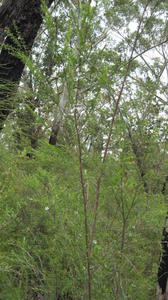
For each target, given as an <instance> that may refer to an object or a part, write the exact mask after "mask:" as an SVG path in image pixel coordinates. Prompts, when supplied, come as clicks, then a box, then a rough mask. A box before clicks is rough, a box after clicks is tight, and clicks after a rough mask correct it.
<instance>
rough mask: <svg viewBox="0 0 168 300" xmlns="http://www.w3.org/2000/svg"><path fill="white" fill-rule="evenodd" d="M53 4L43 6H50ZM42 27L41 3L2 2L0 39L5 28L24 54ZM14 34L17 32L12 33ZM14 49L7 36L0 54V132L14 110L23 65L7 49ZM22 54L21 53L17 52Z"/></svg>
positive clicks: (24, 0) (31, 0)
mask: <svg viewBox="0 0 168 300" xmlns="http://www.w3.org/2000/svg"><path fill="white" fill-rule="evenodd" d="M52 2H53V0H48V1H47V2H46V3H47V5H48V6H50V5H51V3H52ZM41 23H42V15H41V0H6V1H4V3H3V5H2V6H1V7H0V39H1V42H2V40H3V38H4V36H5V34H4V28H5V27H6V26H7V27H8V28H9V30H10V32H11V33H12V34H13V36H14V37H16V39H17V36H18V33H17V32H19V34H20V35H21V37H22V39H23V41H24V44H25V48H26V52H27V54H28V53H29V51H30V50H31V48H32V46H33V43H34V40H35V37H36V35H37V32H38V30H39V28H40V25H41ZM16 31H17V32H16ZM9 47H15V45H14V41H13V39H11V37H9V36H7V37H6V39H5V40H4V42H3V45H2V50H1V53H0V130H1V129H2V128H3V123H4V121H5V120H6V118H7V116H8V115H9V113H10V112H11V111H12V110H13V109H14V101H13V99H12V98H13V97H12V94H13V93H14V92H15V91H16V89H15V87H17V85H18V83H19V81H20V79H21V75H22V72H23V69H24V66H25V64H24V62H23V61H21V59H20V58H18V57H16V56H15V55H13V54H12V53H11V52H10V51H9V50H8V49H9ZM21 50H23V49H21Z"/></svg>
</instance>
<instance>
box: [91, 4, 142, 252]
mask: <svg viewBox="0 0 168 300" xmlns="http://www.w3.org/2000/svg"><path fill="white" fill-rule="evenodd" d="M147 6H148V3H147V4H146V6H145V8H144V11H143V14H142V17H141V19H140V22H139V25H138V28H137V33H136V37H135V40H134V43H133V47H132V51H131V54H130V58H129V61H128V64H127V66H126V71H125V76H124V78H123V82H122V85H121V89H120V92H119V95H118V98H117V101H116V105H115V108H114V113H113V117H112V120H111V125H110V130H109V134H108V138H107V142H106V145H105V150H104V155H103V159H102V164H101V168H100V172H99V175H98V179H97V188H96V201H95V207H94V211H95V215H94V220H93V223H92V226H91V233H90V251H91V247H92V242H93V237H94V232H95V228H96V222H97V214H98V206H99V197H100V187H101V181H102V174H103V168H104V164H105V161H106V157H107V153H108V149H109V144H110V140H111V136H112V131H113V126H114V122H115V118H116V116H117V113H118V108H119V103H120V100H121V97H122V94H123V90H124V87H125V83H126V80H127V77H128V73H129V69H130V65H131V62H132V58H133V54H134V51H135V49H136V45H137V41H138V38H139V32H140V28H141V24H142V21H143V18H144V14H145V12H146V9H147Z"/></svg>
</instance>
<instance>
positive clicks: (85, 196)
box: [74, 109, 91, 300]
mask: <svg viewBox="0 0 168 300" xmlns="http://www.w3.org/2000/svg"><path fill="white" fill-rule="evenodd" d="M74 120H75V128H76V134H77V142H78V157H79V165H80V182H81V188H82V196H83V209H84V223H85V243H86V260H87V273H88V299H89V300H91V268H90V247H89V229H88V220H87V195H86V188H85V180H84V176H83V166H82V150H81V139H80V132H79V128H78V121H77V109H75V111H74Z"/></svg>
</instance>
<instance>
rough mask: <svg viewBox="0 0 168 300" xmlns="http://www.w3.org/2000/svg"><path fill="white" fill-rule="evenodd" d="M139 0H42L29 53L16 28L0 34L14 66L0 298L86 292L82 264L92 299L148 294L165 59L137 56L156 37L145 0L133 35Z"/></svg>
mask: <svg viewBox="0 0 168 300" xmlns="http://www.w3.org/2000/svg"><path fill="white" fill-rule="evenodd" d="M145 4H146V1H126V0H125V1H119V0H117V1H106V0H104V1H95V2H94V3H91V5H89V3H86V1H84V2H82V3H81V2H78V3H77V2H76V1H58V3H57V5H56V9H55V7H53V8H52V9H53V11H51V12H50V11H48V9H47V7H46V5H45V1H43V2H42V13H43V15H44V24H43V26H42V28H41V31H40V32H39V35H38V37H37V39H36V42H35V45H34V48H33V50H32V53H31V55H30V54H29V55H27V53H26V49H24V43H23V41H22V39H21V36H20V33H19V32H17V28H15V31H16V33H17V36H18V37H20V38H19V39H16V37H15V38H14V37H13V34H12V33H11V32H9V31H8V30H7V34H8V36H9V37H10V38H11V39H12V41H13V47H12V48H10V49H8V48H7V49H8V50H9V51H10V53H12V54H14V55H15V56H16V57H17V58H19V59H21V60H22V61H23V62H24V63H25V64H26V68H25V71H24V74H23V78H22V82H21V84H20V87H19V91H18V92H17V93H16V96H15V102H16V103H18V105H17V108H16V109H15V111H14V112H13V113H11V115H10V116H9V118H8V120H7V121H6V122H5V127H4V129H3V131H2V134H1V137H0V152H1V156H0V169H1V173H0V232H1V233H0V237H1V244H0V271H1V272H0V299H2V300H10V299H13V300H15V299H18V300H20V299H24V300H26V299H45V300H52V299H53V300H54V299H61V300H63V299H67V300H68V299H69V300H70V299H73V300H79V299H81V300H82V299H84V300H87V299H89V298H88V281H89V276H88V261H89V263H90V272H91V299H92V300H102V299H103V300H110V299H120V300H122V299H123V300H125V299H129V300H135V299H137V300H146V299H149V300H150V299H151V300H153V299H154V298H155V290H156V281H157V268H158V262H159V255H160V250H161V249H160V241H161V232H162V227H163V223H164V217H165V214H166V210H167V199H166V198H167V189H166V192H165V196H164V195H163V192H162V189H163V184H164V183H165V178H166V176H167V168H168V156H167V153H168V152H167V120H166V117H165V113H166V109H167V108H166V105H165V99H166V98H165V95H166V91H167V87H166V84H165V82H164V78H162V74H163V73H164V70H165V68H166V67H167V60H166V59H165V53H164V51H166V50H165V49H164V48H162V49H161V50H162V54H163V55H161V51H160V52H159V56H157V55H156V56H155V58H154V59H153V60H152V59H151V60H150V59H149V61H148V59H146V56H145V55H144V56H143V52H144V53H146V52H145V51H147V50H148V49H149V48H150V46H151V45H153V43H154V42H156V44H157V43H159V42H161V43H162V37H163V35H165V32H166V30H167V29H166V28H167V27H166V26H167V25H164V22H163V20H162V17H165V11H164V10H165V9H167V8H166V4H165V3H160V4H159V5H158V6H156V7H155V6H154V5H155V3H154V1H150V4H149V6H148V7H147V13H146V14H145V17H144V19H143V20H142V23H141V28H140V32H139V33H138V34H137V25H138V24H139V19H140V15H142V10H143V9H144V6H145ZM158 13H160V15H158ZM133 25H135V26H133ZM156 31H157V32H156ZM155 32H156V33H157V34H156V35H155ZM116 35H117V38H115V37H116ZM136 37H137V44H136V48H135V49H134V53H133V57H132V61H131V63H130V67H129V69H128V70H127V67H128V63H129V57H130V52H131V50H132V45H134V41H135V38H136ZM164 38H165V37H164ZM151 43H152V44H151ZM156 49H157V48H156ZM156 52H157V51H156ZM135 57H136V59H134V58H135ZM146 60H147V61H146ZM164 74H165V73H164ZM124 78H125V79H124ZM123 80H125V81H124V82H123ZM2 85H3V86H2ZM4 85H5V84H4V83H1V86H2V87H3V88H4ZM1 86H0V88H1ZM121 86H123V90H122V89H121ZM6 88H8V86H6ZM64 92H65V94H66V95H64ZM64 96H65V97H64ZM63 98H66V99H63ZM63 100H66V101H65V103H64V104H65V105H63V104H62V102H63ZM117 101H118V102H119V107H118V110H116V103H117ZM115 111H116V112H117V113H116V116H114V113H115ZM113 117H114V119H113ZM113 121H114V122H113ZM55 124H58V125H59V133H58V137H57V144H56V146H53V145H50V144H49V143H48V140H49V136H50V134H51V131H52V130H53V127H54V125H55ZM110 128H112V132H111V133H112V134H111V138H110V139H108V138H109V132H110ZM106 146H108V147H107V148H108V149H107V156H106V157H105V159H104V161H103V163H102V157H103V155H104V153H105V149H106ZM80 152H81V153H80ZM80 155H81V156H80ZM81 173H82V175H81ZM82 176H83V177H82ZM100 177H101V180H100V190H99V191H98V183H99V178H100ZM82 179H83V186H82ZM83 191H84V192H83ZM83 194H85V195H86V199H85V197H84V196H83ZM97 195H98V196H97ZM97 199H98V201H97ZM85 200H86V202H85ZM97 203H98V204H97ZM96 204H97V210H96ZM85 205H86V211H85ZM95 215H96V226H95V232H94V235H93V240H91V232H92V228H93V224H94V220H95ZM86 217H87V218H86ZM86 219H87V226H86V225H85V223H86ZM87 230H88V232H87ZM87 235H88V240H89V245H87V242H86V240H87V239H86V236H87ZM87 247H88V249H89V251H90V252H89V251H88V252H89V259H88V256H87V254H88V253H87V250H88V249H87ZM91 299H89V300H91Z"/></svg>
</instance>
